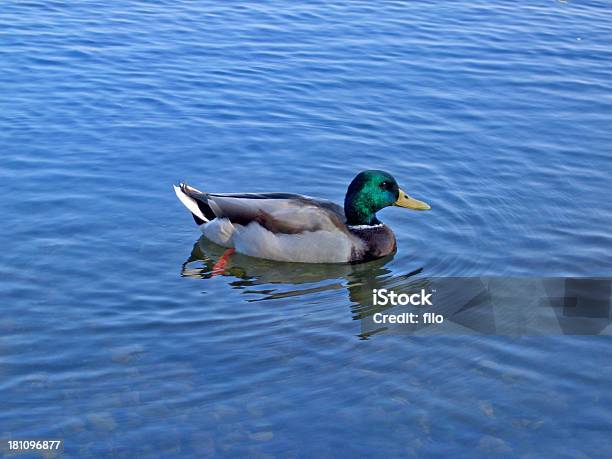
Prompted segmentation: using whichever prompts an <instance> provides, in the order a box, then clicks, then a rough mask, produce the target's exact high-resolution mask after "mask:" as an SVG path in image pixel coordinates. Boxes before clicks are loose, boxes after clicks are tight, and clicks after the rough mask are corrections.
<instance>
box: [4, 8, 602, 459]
mask: <svg viewBox="0 0 612 459" xmlns="http://www.w3.org/2000/svg"><path fill="white" fill-rule="evenodd" d="M609 13H610V11H609V6H608V5H607V3H606V2H599V1H589V2H554V1H537V2H531V3H529V5H523V4H518V3H516V2H510V3H500V2H498V3H491V2H484V1H471V2H465V1H457V2H433V3H431V2H428V3H423V2H407V3H404V2H394V1H388V2H377V3H376V4H373V3H371V2H362V1H353V2H339V3H328V2H320V1H315V2H308V3H307V4H288V3H286V2H277V1H267V2H256V3H255V2H227V3H223V4H220V3H214V2H188V1H178V2H155V3H150V2H145V1H121V2H114V3H112V4H108V3H107V2H99V1H83V2H77V3H70V4H69V3H64V2H61V1H53V2H42V1H28V2H21V1H19V2H18V1H9V2H4V3H3V7H2V11H1V12H0V151H1V156H0V180H1V183H2V184H3V190H4V193H3V199H2V200H0V214H1V215H2V216H3V224H2V226H1V227H0V246H1V247H2V251H1V254H0V257H1V258H0V276H1V278H2V282H1V283H0V295H1V298H2V319H1V320H0V328H1V333H0V375H1V376H2V378H1V379H0V401H1V402H2V410H0V437H4V438H8V437H13V438H28V437H60V438H64V439H65V440H66V448H65V449H66V456H67V457H79V458H81V457H112V456H116V457H134V456H139V457H176V456H179V455H181V456H189V455H194V454H197V455H198V457H201V456H205V457H206V456H224V457H245V456H254V457H264V456H265V457H271V456H274V457H276V456H278V457H337V456H340V455H342V456H347V455H348V456H357V455H359V456H365V455H367V456H373V457H380V456H384V457H387V456H389V455H390V454H391V455H401V456H402V457H421V456H423V457H432V456H436V457H439V456H449V455H460V454H461V453H465V452H466V450H467V448H469V449H470V451H471V454H470V456H471V457H474V456H476V457H478V456H481V457H489V456H490V455H491V454H493V453H499V454H502V455H507V456H524V457H541V456H542V455H544V454H545V455H546V456H555V457H608V456H609V451H610V448H611V447H612V444H611V441H610V436H609V431H610V429H611V427H612V415H611V411H610V408H611V407H612V405H611V403H612V400H611V397H610V394H609V390H608V386H609V384H608V382H609V381H610V378H611V377H612V366H611V364H610V362H609V358H607V357H608V356H609V354H610V350H611V347H610V344H611V343H610V340H609V339H608V338H598V337H581V338H578V337H571V336H563V337H554V338H553V337H538V338H535V337H524V338H508V337H505V338H503V337H485V336H480V337H478V336H476V337H467V336H466V337H457V336H454V337H444V336H443V337H413V336H406V335H389V334H376V335H374V336H370V337H367V338H368V339H364V336H362V335H361V330H360V325H359V320H355V319H358V317H359V313H360V311H361V310H362V307H363V305H362V303H363V302H364V296H363V295H366V296H367V291H368V288H369V286H370V285H378V284H379V283H380V282H385V283H391V284H392V285H397V286H401V285H403V283H404V282H408V281H410V282H411V281H412V279H415V278H416V279H418V278H428V277H450V276H468V277H469V276H472V277H474V276H493V277H494V276H500V277H501V276H504V277H532V276H536V277H545V276H577V277H580V276H604V277H609V276H611V275H612V263H611V257H610V247H611V246H612V233H611V232H610V223H611V222H612V208H611V207H610V205H609V195H610V185H609V177H610V174H611V172H612V164H611V160H610V152H611V150H612V131H611V130H610V122H611V121H612V120H611V116H610V114H611V113H612V98H611V97H610V94H612V68H611V64H610V63H611V62H612V47H611V46H610V45H611V37H612V35H611V34H610V21H609V18H610V14H609ZM368 168H380V169H384V170H387V171H389V172H391V173H392V174H393V175H394V176H395V177H396V178H397V180H398V182H399V183H400V185H401V186H402V188H404V189H405V190H406V191H407V192H408V193H410V194H412V195H414V196H415V197H418V198H420V199H423V200H425V201H427V202H428V203H430V204H431V205H432V208H433V209H432V211H431V212H427V213H410V212H407V211H403V210H401V209H388V210H384V211H383V212H381V214H380V218H381V219H383V220H384V221H385V222H386V223H387V224H389V225H391V227H392V228H393V229H394V230H395V231H396V234H397V237H398V245H399V250H398V253H397V254H395V256H393V257H390V258H389V259H385V260H381V261H377V262H374V263H372V264H367V265H361V266H355V267H338V266H336V267H329V266H328V267H304V266H293V267H287V266H279V265H274V264H273V263H271V262H261V261H255V260H245V259H244V258H242V259H240V258H237V259H235V260H234V261H233V262H232V263H231V264H230V265H228V267H227V271H224V272H223V273H217V275H214V276H213V275H211V274H212V273H211V272H210V267H212V266H213V265H214V263H215V262H216V260H217V257H218V256H219V255H220V254H219V253H217V252H215V250H216V249H215V248H211V247H208V248H207V246H206V245H204V246H203V248H202V247H199V248H198V246H196V247H195V249H196V250H194V246H195V245H196V244H197V242H198V238H199V234H198V232H197V228H195V226H194V225H193V222H192V220H191V217H189V215H188V214H187V213H186V211H185V209H184V208H183V207H182V205H181V204H180V203H179V202H178V201H177V200H176V198H175V197H174V194H173V192H172V188H171V185H172V184H173V183H175V182H176V181H178V180H185V181H187V182H189V183H191V184H193V185H194V186H196V187H198V188H202V189H206V190H210V191H219V192H223V191H286V192H296V193H303V194H309V195H313V196H319V197H323V198H328V199H332V200H335V201H337V202H341V201H342V199H343V196H344V192H345V190H346V186H347V184H348V183H349V181H350V180H351V179H352V177H353V176H354V175H355V174H356V173H357V172H358V171H360V170H362V169H368ZM192 251H194V252H195V255H196V256H195V257H194V258H192V259H191V260H190V262H189V263H187V264H186V265H185V262H187V261H188V260H189V259H190V257H192ZM207 263H208V264H207ZM209 265H210V266H209ZM364 292H365V293H364Z"/></svg>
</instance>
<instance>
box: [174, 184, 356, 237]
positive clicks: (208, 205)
mask: <svg viewBox="0 0 612 459" xmlns="http://www.w3.org/2000/svg"><path fill="white" fill-rule="evenodd" d="M175 189H176V192H177V195H178V196H179V199H181V201H182V202H183V203H184V204H185V205H186V206H187V208H189V210H190V211H191V212H192V214H193V215H194V218H195V219H196V222H198V223H199V224H201V223H206V222H208V221H210V220H213V219H214V218H226V219H228V220H230V221H231V222H232V223H234V224H238V225H248V224H249V223H251V222H257V223H258V224H260V225H261V226H263V227H264V228H266V229H267V230H269V231H272V232H274V233H284V234H297V233H303V232H307V231H318V230H327V231H338V230H341V231H347V229H346V225H345V224H344V222H345V217H344V210H343V209H342V207H340V206H339V205H337V204H335V203H333V202H331V201H327V200H323V199H315V198H311V197H308V196H302V195H299V194H289V193H246V194H239V193H236V194H221V193H205V192H201V191H198V190H196V189H195V188H192V187H190V186H188V185H186V184H181V185H180V186H179V187H175ZM198 220H200V221H198Z"/></svg>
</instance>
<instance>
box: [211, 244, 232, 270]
mask: <svg viewBox="0 0 612 459" xmlns="http://www.w3.org/2000/svg"><path fill="white" fill-rule="evenodd" d="M235 251H236V249H227V250H226V251H225V252H223V255H221V258H219V261H217V262H216V263H215V264H214V265H213V267H212V274H211V275H210V277H215V276H217V275H219V274H223V272H224V271H225V266H227V262H228V261H229V257H230V256H231V255H232V254H233V253H234V252H235Z"/></svg>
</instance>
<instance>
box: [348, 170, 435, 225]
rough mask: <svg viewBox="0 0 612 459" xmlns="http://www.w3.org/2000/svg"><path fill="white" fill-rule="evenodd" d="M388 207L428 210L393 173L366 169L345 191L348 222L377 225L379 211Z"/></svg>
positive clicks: (349, 223) (351, 223)
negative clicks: (404, 188) (403, 188)
mask: <svg viewBox="0 0 612 459" xmlns="http://www.w3.org/2000/svg"><path fill="white" fill-rule="evenodd" d="M388 206H399V207H405V208H407V209H413V210H429V209H430V207H429V206H428V205H427V204H425V203H424V202H422V201H418V200H416V199H413V198H411V197H409V196H408V195H407V194H406V193H404V192H403V191H402V190H401V189H400V187H399V186H398V185H397V182H396V181H395V179H394V178H393V176H392V175H391V174H389V173H387V172H384V171H376V170H371V171H363V172H360V173H359V174H357V176H356V177H355V178H354V179H353V181H352V182H351V184H350V185H349V187H348V190H347V191H346V197H345V198H344V214H345V215H346V223H347V224H348V225H376V224H378V223H380V222H379V221H378V219H377V218H376V212H378V211H379V210H381V209H384V208H385V207H388Z"/></svg>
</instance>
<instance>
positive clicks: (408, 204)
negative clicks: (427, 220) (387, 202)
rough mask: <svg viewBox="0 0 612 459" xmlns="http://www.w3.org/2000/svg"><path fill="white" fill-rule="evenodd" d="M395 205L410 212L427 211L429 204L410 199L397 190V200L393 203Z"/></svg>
mask: <svg viewBox="0 0 612 459" xmlns="http://www.w3.org/2000/svg"><path fill="white" fill-rule="evenodd" d="M395 205H396V206H399V207H405V208H406V209H412V210H429V209H431V207H429V204H426V203H424V202H423V201H419V200H418V199H414V198H411V197H410V196H408V195H407V194H406V193H405V192H404V191H403V190H401V189H400V190H399V198H397V201H395Z"/></svg>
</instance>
